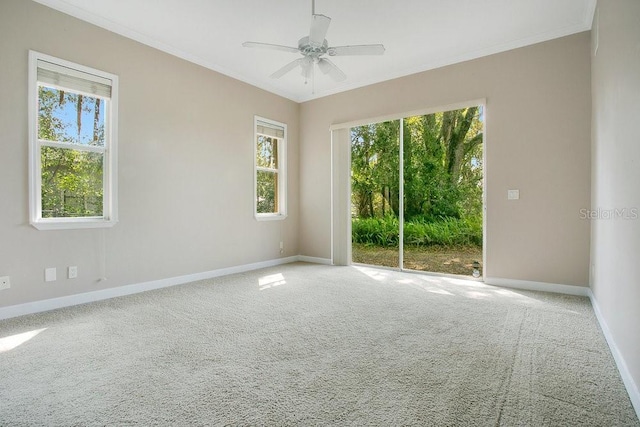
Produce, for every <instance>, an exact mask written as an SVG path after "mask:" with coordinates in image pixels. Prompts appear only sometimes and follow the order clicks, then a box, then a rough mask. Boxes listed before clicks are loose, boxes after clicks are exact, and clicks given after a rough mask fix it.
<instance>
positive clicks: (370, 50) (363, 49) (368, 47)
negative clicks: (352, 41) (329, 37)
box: [327, 44, 385, 56]
mask: <svg viewBox="0 0 640 427" xmlns="http://www.w3.org/2000/svg"><path fill="white" fill-rule="evenodd" d="M384 51H385V49H384V46H383V45H381V44H361V45H355V46H336V47H330V48H329V49H327V54H329V56H347V55H382V54H384Z"/></svg>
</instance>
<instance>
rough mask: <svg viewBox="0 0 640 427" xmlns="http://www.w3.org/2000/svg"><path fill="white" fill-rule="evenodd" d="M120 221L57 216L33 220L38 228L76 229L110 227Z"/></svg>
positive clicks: (32, 222)
mask: <svg viewBox="0 0 640 427" xmlns="http://www.w3.org/2000/svg"><path fill="white" fill-rule="evenodd" d="M117 222H118V221H115V220H106V219H102V218H56V219H40V220H37V221H31V225H33V226H34V227H35V228H37V229H38V230H74V229H84V228H110V227H113V226H114V225H116V223H117Z"/></svg>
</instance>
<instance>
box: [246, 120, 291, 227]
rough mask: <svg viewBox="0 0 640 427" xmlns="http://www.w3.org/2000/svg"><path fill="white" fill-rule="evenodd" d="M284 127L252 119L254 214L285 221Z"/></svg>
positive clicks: (285, 131) (285, 126)
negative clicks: (253, 123)
mask: <svg viewBox="0 0 640 427" xmlns="http://www.w3.org/2000/svg"><path fill="white" fill-rule="evenodd" d="M286 146H287V125H285V124H283V123H278V122H274V121H272V120H267V119H263V118H262V117H256V118H255V190H256V191H255V198H254V203H255V206H254V207H255V215H256V219H258V220H266V219H284V218H285V217H286V215H287V209H286V199H287V198H286V185H285V183H286V164H287V157H286Z"/></svg>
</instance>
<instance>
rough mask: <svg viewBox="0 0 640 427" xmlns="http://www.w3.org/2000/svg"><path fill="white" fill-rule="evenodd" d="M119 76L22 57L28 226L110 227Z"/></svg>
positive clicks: (43, 57) (31, 54) (113, 213)
mask: <svg viewBox="0 0 640 427" xmlns="http://www.w3.org/2000/svg"><path fill="white" fill-rule="evenodd" d="M117 82H118V78H117V76H114V75H112V74H109V73H105V72H103V71H98V70H94V69H92V68H88V67H84V66H82V65H78V64H73V63H71V62H68V61H64V60H61V59H57V58H54V57H51V56H48V55H44V54H41V53H38V52H33V51H31V52H29V180H30V183H29V190H30V197H29V203H30V207H29V210H30V216H31V218H30V220H31V224H32V225H33V226H34V227H36V228H38V229H40V230H43V229H61V228H94V227H110V226H113V225H114V224H115V223H116V221H117V203H116V202H117V200H116V135H117V132H116V111H117V88H118V84H117Z"/></svg>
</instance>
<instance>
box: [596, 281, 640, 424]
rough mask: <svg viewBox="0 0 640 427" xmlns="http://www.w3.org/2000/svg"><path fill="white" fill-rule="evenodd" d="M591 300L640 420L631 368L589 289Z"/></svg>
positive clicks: (639, 401) (639, 400) (639, 395)
mask: <svg viewBox="0 0 640 427" xmlns="http://www.w3.org/2000/svg"><path fill="white" fill-rule="evenodd" d="M589 298H590V299H591V306H592V307H593V311H594V313H595V314H596V319H597V320H598V323H599V324H600V329H602V334H603V335H604V338H605V339H606V340H607V344H608V345H609V350H611V354H612V355H613V360H615V362H616V366H617V367H618V372H620V376H621V377H622V382H623V383H624V386H625V388H626V389H627V393H628V394H629V399H630V400H631V404H632V405H633V409H635V411H636V415H637V416H638V418H639V419H640V391H639V390H638V385H637V384H636V383H635V381H634V380H633V377H632V376H631V372H629V368H628V367H627V364H626V362H625V361H624V357H623V356H622V353H621V352H620V350H619V349H618V346H617V345H616V342H615V341H614V339H613V335H611V330H610V329H609V326H607V322H605V320H604V316H603V315H602V312H601V311H600V307H599V306H598V302H597V301H596V298H595V296H594V295H593V292H591V289H589Z"/></svg>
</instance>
